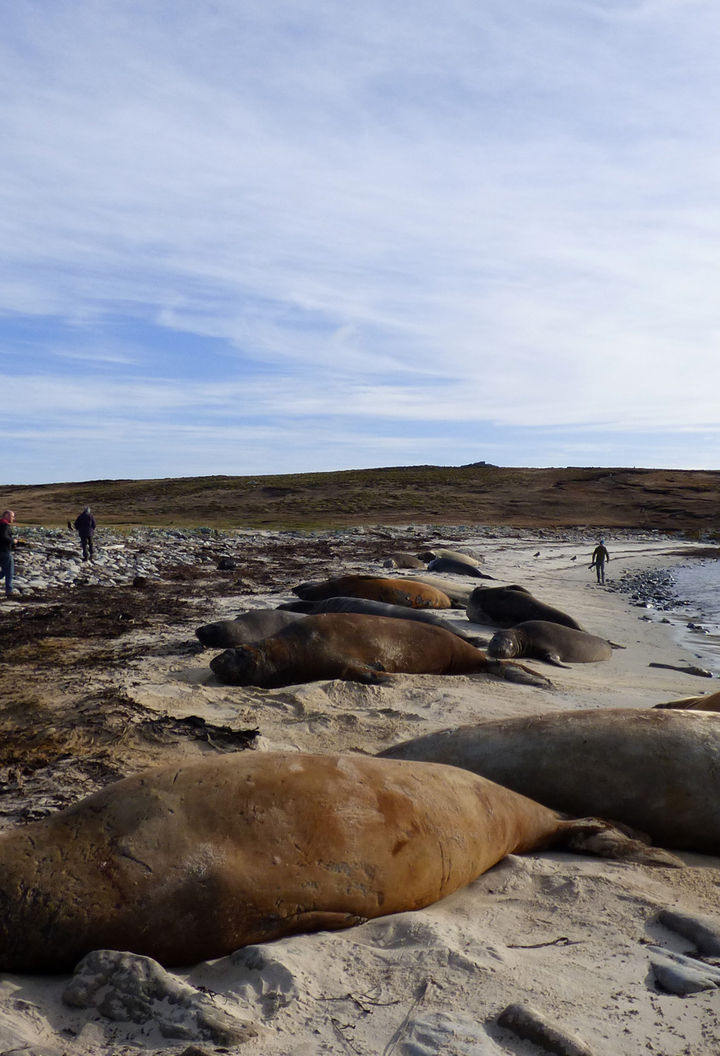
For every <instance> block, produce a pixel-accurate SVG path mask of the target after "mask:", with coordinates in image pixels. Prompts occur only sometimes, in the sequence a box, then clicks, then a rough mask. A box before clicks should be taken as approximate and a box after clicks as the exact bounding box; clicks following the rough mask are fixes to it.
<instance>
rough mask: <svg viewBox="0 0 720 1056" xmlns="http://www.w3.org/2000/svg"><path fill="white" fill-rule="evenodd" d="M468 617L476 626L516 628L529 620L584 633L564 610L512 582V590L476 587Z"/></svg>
mask: <svg viewBox="0 0 720 1056" xmlns="http://www.w3.org/2000/svg"><path fill="white" fill-rule="evenodd" d="M467 616H468V619H469V620H472V622H473V623H486V622H487V621H488V620H489V621H490V622H491V623H496V624H497V625H498V626H499V627H514V626H515V624H516V623H524V622H525V621H526V620H547V621H549V622H550V623H559V624H562V625H563V626H564V627H574V628H575V630H577V631H581V630H582V627H581V626H580V624H579V623H578V622H577V621H576V620H574V619H573V618H572V616H568V614H567V613H566V612H563V611H562V610H561V609H555V608H553V606H552V605H546V604H545V602H544V601H540V600H539V599H538V598H534V597H533V595H532V594H531V593H530V592H529V591H528V590H525V588H524V587H519V586H517V584H515V583H513V584H511V585H510V586H509V587H475V589H474V590H473V592H472V594H471V595H470V598H469V599H468V603H467Z"/></svg>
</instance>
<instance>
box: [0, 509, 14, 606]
mask: <svg viewBox="0 0 720 1056" xmlns="http://www.w3.org/2000/svg"><path fill="white" fill-rule="evenodd" d="M14 522H15V513H14V512H13V511H12V510H5V511H4V512H3V515H2V517H0V575H2V576H4V577H5V593H6V595H7V596H8V598H9V597H11V596H12V592H13V576H14V575H15V558H14V557H13V550H14V549H15V540H14V538H13V531H12V526H13V524H14Z"/></svg>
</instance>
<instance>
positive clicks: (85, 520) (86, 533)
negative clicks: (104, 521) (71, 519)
mask: <svg viewBox="0 0 720 1056" xmlns="http://www.w3.org/2000/svg"><path fill="white" fill-rule="evenodd" d="M74 528H75V530H76V531H77V533H78V535H79V536H80V542H81V543H82V552H83V561H87V559H88V556H89V557H90V560H91V561H92V560H93V534H94V532H95V528H96V525H95V518H94V517H93V515H92V510H91V509H90V507H89V506H86V507H85V509H84V510H83V511H82V513H80V514H78V516H77V517H76V518H75V524H74Z"/></svg>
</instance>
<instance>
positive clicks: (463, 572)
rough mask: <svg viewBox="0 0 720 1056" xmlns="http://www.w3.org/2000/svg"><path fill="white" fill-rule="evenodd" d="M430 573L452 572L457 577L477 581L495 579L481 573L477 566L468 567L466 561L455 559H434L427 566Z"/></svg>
mask: <svg viewBox="0 0 720 1056" xmlns="http://www.w3.org/2000/svg"><path fill="white" fill-rule="evenodd" d="M427 570H428V572H450V573H451V575H455V576H474V577H475V579H494V578H495V577H494V576H489V575H487V573H485V572H481V571H480V569H479V568H478V567H477V565H468V564H467V563H466V562H465V561H457V560H456V559H455V558H454V557H434V558H433V559H432V561H431V562H430V564H429V565H428V566H427Z"/></svg>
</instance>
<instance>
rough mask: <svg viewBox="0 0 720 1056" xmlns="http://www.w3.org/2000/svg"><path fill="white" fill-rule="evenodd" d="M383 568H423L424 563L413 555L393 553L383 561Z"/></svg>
mask: <svg viewBox="0 0 720 1056" xmlns="http://www.w3.org/2000/svg"><path fill="white" fill-rule="evenodd" d="M383 567H384V568H425V561H421V560H420V558H419V557H415V554H405V553H400V552H398V551H395V552H394V553H392V554H388V556H387V557H386V558H385V560H384V561H383Z"/></svg>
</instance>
